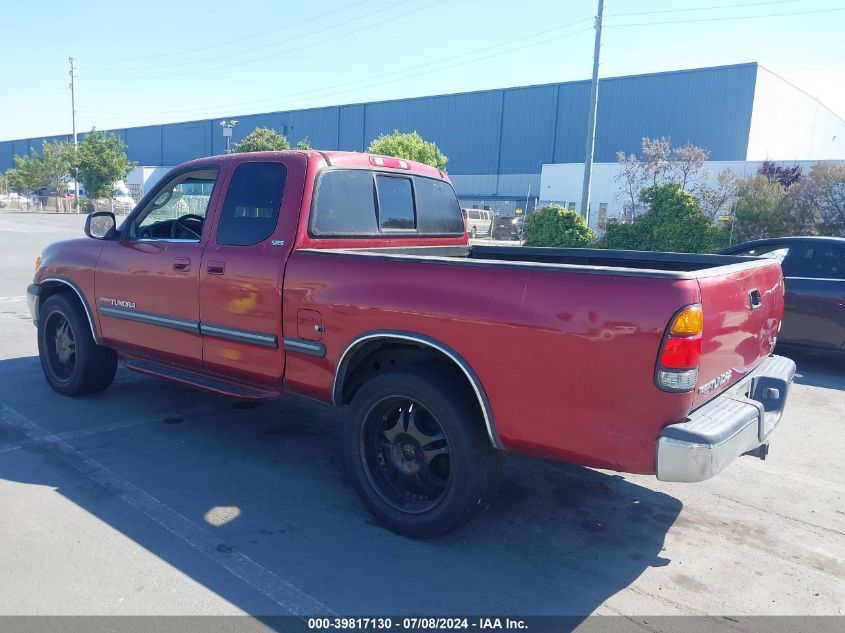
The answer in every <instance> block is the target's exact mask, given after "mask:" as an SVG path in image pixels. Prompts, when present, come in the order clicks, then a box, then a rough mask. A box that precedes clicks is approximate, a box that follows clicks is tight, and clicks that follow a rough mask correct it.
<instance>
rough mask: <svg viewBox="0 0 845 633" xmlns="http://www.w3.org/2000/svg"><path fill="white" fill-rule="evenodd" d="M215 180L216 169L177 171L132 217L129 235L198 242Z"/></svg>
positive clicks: (138, 237) (145, 238)
mask: <svg viewBox="0 0 845 633" xmlns="http://www.w3.org/2000/svg"><path fill="white" fill-rule="evenodd" d="M216 181H217V170H216V169H203V170H197V171H192V172H187V173H184V174H180V175H179V176H177V177H176V178H174V179H173V180H172V181H170V182H169V183H168V184H167V185H166V186H165V187H164V188H163V189H161V190H160V191H159V193H158V195H156V197H155V198H154V199H153V200H152V201H150V202H149V203H148V204H147V205H146V207H145V208H144V209H143V210H142V211H141V212H140V213H139V214H138V215H137V216H136V217H135V219H134V221H133V223H132V226H131V227H130V235H129V237H130V238H131V239H141V240H187V241H195V242H196V241H199V240H200V238H201V237H202V232H203V227H204V225H205V217H206V213H207V212H208V205H209V202H210V201H211V194H212V192H213V190H214V184H215V183H216Z"/></svg>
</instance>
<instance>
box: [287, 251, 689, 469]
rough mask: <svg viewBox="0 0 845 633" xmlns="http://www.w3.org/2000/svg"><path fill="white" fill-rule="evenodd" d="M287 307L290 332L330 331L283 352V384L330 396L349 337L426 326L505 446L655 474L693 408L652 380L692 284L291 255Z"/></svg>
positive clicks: (418, 330) (685, 399) (495, 266)
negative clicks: (311, 324)
mask: <svg viewBox="0 0 845 633" xmlns="http://www.w3.org/2000/svg"><path fill="white" fill-rule="evenodd" d="M642 297H648V301H642ZM284 301H285V308H284V315H285V316H284V318H285V323H284V330H285V332H291V331H295V330H296V314H297V310H298V309H301V308H305V309H309V310H315V311H318V312H320V313H321V314H322V318H323V325H324V326H325V332H324V333H323V338H322V342H323V343H324V344H325V345H326V356H325V358H315V357H313V356H307V355H303V354H297V353H289V354H288V364H287V371H286V384H287V386H288V388H289V389H291V390H293V391H296V392H301V393H305V394H307V395H309V396H312V397H315V398H318V399H320V400H324V401H331V390H332V382H333V378H334V372H335V368H336V366H337V364H338V361H339V359H340V357H341V355H342V353H343V351H344V350H345V349H346V348H347V346H348V345H349V344H350V343H351V342H352V341H353V340H354V339H355V338H356V337H358V336H360V335H361V334H364V333H366V332H368V331H373V330H400V331H405V332H412V333H417V334H423V335H425V336H427V337H430V338H433V339H436V340H438V341H440V342H442V343H444V344H446V345H447V346H449V347H450V348H452V349H453V350H455V351H456V352H457V353H458V354H460V355H461V356H462V357H463V359H464V360H465V361H466V362H467V363H468V364H469V365H470V366H471V367H472V369H473V370H474V371H475V373H476V374H477V375H478V377H479V379H480V381H481V383H482V385H483V387H484V389H485V390H486V392H487V396H488V397H489V399H490V403H491V407H492V413H493V417H494V421H495V426H496V429H497V431H498V434H499V437H500V440H501V442H502V443H503V444H504V446H505V447H506V448H508V449H510V450H514V451H518V452H523V453H528V454H532V455H536V456H540V457H549V458H555V459H562V460H565V461H570V462H574V463H579V464H584V465H589V466H597V467H607V468H613V469H617V470H623V471H628V472H640V473H652V472H654V446H655V441H656V439H657V437H658V434H659V431H660V429H661V428H662V427H663V426H665V425H666V424H668V423H671V422H676V421H679V420H682V419H683V418H684V416H685V415H686V414H687V412H688V411H689V409H690V406H691V402H692V395H691V394H668V393H664V392H662V391H660V390H658V389H657V388H656V387H655V385H654V364H655V360H656V356H657V353H658V348H659V346H660V341H661V337H662V335H663V331H664V329H665V327H666V325H667V324H668V322H669V320H670V319H671V317H672V315H673V313H674V312H675V311H676V310H677V309H678V307H679V306H681V305H685V304H688V303H695V302H696V301H698V285H697V282H696V281H694V280H670V279H654V278H647V277H620V276H613V275H584V274H575V273H568V272H559V271H548V270H531V269H526V268H524V267H523V268H516V267H509V266H507V265H506V264H504V265H502V264H492V265H491V264H486V265H485V264H480V265H478V266H467V265H460V266H459V265H450V264H448V263H422V262H414V261H409V262H397V261H391V262H387V263H386V262H384V261H380V260H379V259H373V258H366V257H357V256H354V255H347V256H343V255H336V254H321V253H313V252H298V251H294V253H293V254H292V256H291V258H290V260H289V262H288V265H287V270H286V275H285V294H284Z"/></svg>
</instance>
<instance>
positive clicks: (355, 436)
mask: <svg viewBox="0 0 845 633" xmlns="http://www.w3.org/2000/svg"><path fill="white" fill-rule="evenodd" d="M451 377H452V375H451V372H448V371H446V372H438V371H437V369H436V368H435V367H434V366H428V365H422V364H420V365H413V366H409V367H408V368H406V369H404V370H401V371H391V372H388V373H385V374H382V375H379V376H376V377H375V378H373V379H371V380H370V381H369V382H367V383H366V384H365V385H364V386H363V387H361V389H360V390H359V391H358V393H357V394H355V397H354V399H353V401H352V409H353V415H352V418H351V420H350V421H349V423H348V424H347V428H346V432H345V435H344V444H345V453H346V462H347V466H348V468H349V470H350V473H351V474H352V479H353V481H354V483H355V486H356V489H357V491H358V493H359V495H360V496H361V498H362V500H363V501H364V503H365V505H366V506H367V507H368V508H369V509H370V510H371V511H372V512H373V514H375V515H376V516H377V517H378V518H379V519H381V521H383V522H384V523H385V524H386V525H387V526H388V527H389V528H390V529H391V530H393V531H394V532H398V533H400V534H404V535H406V536H411V537H414V538H431V537H435V536H440V535H442V534H446V533H447V532H450V531H452V530H454V529H455V528H457V527H458V526H460V525H462V524H463V523H465V522H467V521H469V520H470V519H472V518H473V517H475V516H476V515H478V514H480V513H481V512H482V511H484V509H485V508H487V506H488V505H489V503H490V501H491V500H492V498H493V497H494V496H495V495H496V492H497V491H498V489H499V483H500V481H501V477H502V464H503V459H502V453H501V452H500V451H498V450H496V449H495V448H494V447H493V446H492V444H491V442H490V439H489V437H488V436H487V432H486V429H485V426H484V421H483V420H482V419H481V414H480V411H479V410H478V407H477V405H475V403H474V402H473V401H472V400H471V399H470V398H469V397H468V396H467V395H466V394H465V393H464V391H463V390H460V389H456V388H455V387H454V384H455V381H454V380H453V379H452V380H450V378H451Z"/></svg>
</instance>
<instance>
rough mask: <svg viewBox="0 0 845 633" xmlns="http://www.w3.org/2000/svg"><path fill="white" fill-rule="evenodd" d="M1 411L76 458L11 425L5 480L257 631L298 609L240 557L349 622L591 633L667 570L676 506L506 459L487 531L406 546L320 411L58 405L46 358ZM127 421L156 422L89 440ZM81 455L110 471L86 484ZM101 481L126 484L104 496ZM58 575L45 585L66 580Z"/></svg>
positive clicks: (150, 403)
mask: <svg viewBox="0 0 845 633" xmlns="http://www.w3.org/2000/svg"><path fill="white" fill-rule="evenodd" d="M0 404H5V405H6V406H7V407H9V408H6V409H4V408H2V407H0V412H2V411H5V412H6V414H7V417H8V415H13V413H9V412H10V410H13V411H14V412H17V413H18V414H20V415H21V416H24V417H25V418H26V419H27V420H30V421H32V422H34V423H35V424H37V425H39V426H40V427H43V429H45V430H46V431H48V432H49V433H52V434H64V435H60V438H66V439H65V441H66V442H68V443H69V444H71V445H72V446H73V448H74V449H76V452H73V451H71V452H70V453H69V452H68V450H67V446H66V445H65V448H62V447H61V446H60V445H57V443H56V441H46V442H45V441H41V442H35V443H32V442H31V441H30V443H29V444H28V445H27V444H26V441H27V438H26V437H25V436H24V435H23V434H22V433H21V432H20V431H19V430H16V429H15V428H14V426H15V425H14V424H7V423H6V422H7V421H8V420H6V421H4V419H3V418H2V417H0V478H2V479H6V480H9V481H14V482H21V483H26V484H34V485H41V486H50V487H52V488H54V489H55V491H56V492H57V493H58V494H59V495H62V496H63V497H64V498H66V499H68V500H70V501H71V502H73V503H74V504H76V505H77V506H79V507H80V508H83V509H84V510H85V511H86V512H87V513H88V514H89V515H90V516H91V517H95V518H96V519H98V520H99V521H102V522H104V523H105V524H106V525H108V526H110V527H111V528H113V529H115V530H117V531H119V532H120V533H122V534H123V535H125V536H126V537H127V538H129V539H131V540H132V541H134V542H135V543H137V544H138V545H139V546H140V547H142V548H144V549H145V550H146V551H147V552H150V553H152V554H153V555H155V556H157V557H158V558H160V559H161V560H163V561H166V562H167V563H168V564H170V565H172V566H173V567H175V568H176V569H178V570H179V571H181V572H182V573H184V574H186V575H187V576H188V577H190V578H192V579H193V580H195V581H197V582H198V583H201V584H202V585H204V586H206V587H207V588H209V589H210V590H212V591H213V592H215V593H216V594H218V595H219V596H221V597H222V598H224V599H225V600H227V601H229V602H230V603H232V604H233V605H235V606H237V607H238V608H240V609H242V610H244V611H246V612H247V613H250V614H253V615H256V616H259V617H261V616H270V615H276V614H284V609H283V607H282V606H281V605H280V604H279V601H273V600H272V599H270V598H269V597H268V596H267V595H266V594H267V592H264V593H262V592H259V591H258V590H256V589H255V588H254V587H253V586H249V585H247V584H246V583H245V582H244V581H243V580H242V579H238V578H236V577H235V576H234V575H232V574H230V573H228V572H227V571H226V569H225V567H226V565H225V564H222V565H221V563H225V561H226V557H227V556H231V555H233V553H236V552H240V553H242V554H245V555H246V556H248V557H249V559H251V560H252V561H253V562H254V563H256V564H257V565H258V566H260V567H261V568H263V569H265V570H269V571H270V572H272V573H273V574H275V575H276V577H278V578H280V579H282V580H284V581H286V582H288V583H291V584H292V585H294V586H296V587H298V588H299V589H300V590H301V591H303V592H305V593H307V594H309V595H310V596H312V597H313V598H315V599H316V600H318V601H319V602H321V603H322V604H323V605H326V606H327V607H328V608H330V609H332V610H333V611H335V612H336V613H339V614H345V615H401V614H416V615H429V614H431V615H436V614H472V615H489V614H492V615H574V616H584V615H586V614H589V613H591V612H593V611H595V610H596V609H597V608H599V607H600V606H601V605H602V604H603V603H604V602H605V601H607V600H608V599H609V598H611V597H612V596H614V595H615V594H617V593H618V592H619V591H621V590H623V589H625V588H626V587H628V586H629V585H630V584H631V583H633V582H634V581H635V580H636V579H637V578H638V577H639V576H640V575H641V574H642V573H643V572H644V571H645V570H647V569H648V568H650V567H662V566H666V565H670V564H671V560H670V554H669V553H667V552H664V551H663V547H664V539H665V535H666V532H667V531H668V530H669V528H670V527H671V526H672V524H673V523H674V522H675V520H676V518H677V517H678V515H679V513H680V511H681V507H682V505H681V503H680V501H678V500H677V499H675V498H673V497H670V496H667V495H665V494H661V493H658V492H655V491H652V490H649V489H647V488H644V487H641V486H639V485H635V484H633V483H631V482H630V481H627V480H626V479H624V478H623V477H621V476H619V475H613V474H606V473H604V472H600V471H594V470H589V469H585V468H579V467H573V466H568V465H562V464H554V463H545V462H539V461H534V460H529V459H524V458H520V457H516V456H510V457H509V458H508V460H507V466H506V474H505V480H504V483H503V485H502V489H501V492H500V494H499V496H498V498H497V499H496V501H495V502H494V504H493V505H492V507H491V508H490V510H489V511H488V512H486V513H485V514H483V515H482V516H481V517H480V518H479V519H477V520H475V521H474V522H472V523H471V524H470V525H468V526H466V527H465V528H463V529H461V530H459V531H458V532H455V533H453V534H451V535H449V536H446V537H443V538H440V539H437V540H432V541H412V540H409V539H406V538H402V537H400V536H397V535H395V534H393V533H392V532H390V531H388V530H386V529H385V528H383V527H382V526H381V525H380V524H379V523H378V522H377V521H376V520H375V519H374V518H373V517H372V516H371V515H370V514H369V513H368V512H367V511H366V509H364V507H363V506H362V505H361V503H360V502H359V501H358V499H357V497H356V495H355V493H354V491H353V489H352V488H351V486H350V485H349V482H348V480H347V476H346V472H345V469H344V465H343V460H342V454H341V451H340V432H339V431H340V424H341V422H342V419H343V412H342V411H336V410H332V409H328V408H325V407H322V406H321V405H319V404H318V403H315V402H312V401H309V400H306V399H301V398H289V399H284V400H279V401H275V402H271V403H265V404H264V405H262V406H260V407H256V408H250V407H242V406H233V404H232V403H231V402H230V401H227V400H224V399H222V398H217V397H215V396H211V395H207V394H204V393H200V392H197V391H194V390H190V389H186V388H184V387H179V386H177V385H172V384H168V383H165V382H161V381H158V380H155V379H148V378H142V377H135V376H134V375H131V374H128V373H127V372H124V371H123V370H121V372H119V374H118V380H117V381H116V383H115V384H114V385H113V386H112V388H110V389H109V390H107V391H106V392H103V393H102V394H98V395H95V396H91V397H87V398H76V399H70V398H63V397H61V396H58V395H56V394H54V393H53V392H52V391H50V390H49V388H48V387H47V386H46V383H45V382H44V380H43V377H42V376H41V372H40V367H39V366H38V362H37V359H36V358H19V359H12V360H6V361H0ZM19 419H20V418H19ZM128 419H139V420H145V421H142V422H140V423H138V424H137V425H133V426H128V427H126V428H120V429H113V430H109V431H103V432H99V433H92V434H84V433H83V432H81V431H80V429H88V428H90V427H94V426H98V425H103V424H110V423H113V422H119V421H125V420H128ZM18 426H20V425H18ZM32 428H34V427H31V426H30V429H32ZM30 439H31V438H30ZM4 451H5V452H4ZM79 455H81V456H84V459H85V460H88V462H87V463H88V464H89V465H90V463H91V460H94V461H95V463H96V464H99V465H100V466H102V468H103V470H102V471H97V470H94V471H93V472H94V475H92V474H91V473H92V470H91V468H87V467H86V468H82V469H80V468H79V466H78V464H76V465H75V464H74V459H76V457H75V456H79ZM97 472H100V473H101V474H102V473H103V472H104V473H107V474H108V479H109V481H111V482H112V483H111V484H110V485H106V486H104V485H103V484H102V481H101V479H102V477H99V476H97V475H96V473H97ZM115 482H116V483H115ZM121 482H124V483H121ZM125 482H129V484H131V485H129V486H127V485H126V484H125ZM139 489H140V490H139ZM133 491H134V492H133ZM138 494H145V495H151V496H152V497H153V498H154V501H155V503H157V504H160V505H161V508H164V510H162V511H165V510H166V511H167V512H172V513H178V515H180V516H181V517H184V518H186V519H187V520H188V521H190V522H191V523H192V524H193V525H194V526H195V527H196V529H198V530H200V531H202V533H204V534H207V535H210V537H211V538H213V539H215V542H216V541H219V546H218V547H216V548H215V549H213V551H211V553H209V552H208V551H205V552H203V551H198V550H201V549H202V548H197V547H196V544H194V546H192V545H191V544H190V543H189V542H188V541H189V540H190V539H186V538H184V535H182V536H180V534H178V533H174V532H173V531H167V530H165V529H164V528H163V527H162V526H161V525H160V524H159V523H156V522H155V521H154V520H153V517H151V516H150V514H149V513H145V512H144V511H143V508H139V507H138V506H137V505H134V506H133V504H132V503H129V502H127V500H129V501H131V500H132V498H133V495H136V496H137V495H138ZM145 503H150V502H149V501H145ZM156 507H158V506H156ZM153 514H155V513H153ZM11 516H12V517H14V516H15V515H14V512H13V513H12V515H11ZM76 528H77V529H78V530H79V533H76V530H74V533H69V534H63V535H56V534H51V533H50V531H49V527H45V528H44V531H43V532H42V533H40V534H37V535H35V536H32V537H21V539H22V540H21V541H20V542H19V543H17V544H16V545H15V546H17V547H33V552H32V553H31V555H32V556H34V557H37V556H38V555H39V554H38V551H37V547H38V545H37V541H38V540H39V539H55V538H60V539H61V538H65V539H67V541H68V546H71V545H73V546H75V547H96V543H91V542H86V536H85V531H84V530H85V522H84V520H80V522H79V523H77V524H76ZM27 539H29V540H27ZM77 541H79V542H80V544H79V545H77ZM130 549H135V548H130ZM28 554H29V553H28ZM128 556H129V554H127V553H125V552H115V553H114V557H113V558H114V560H115V561H124V563H115V564H125V565H127V570H126V574H127V577H128V576H131V575H133V574H136V573H137V570H134V569H132V567H133V559H131V558H129V559H128V562H126V561H127V557H128ZM40 568H41V569H44V568H46V567H45V566H41V567H40ZM56 569H57V572H56V574H55V577H54V578H49V579H44V582H48V583H49V582H69V581H70V579H68V578H62V572H61V569H62V567H61V566H58V567H57V568H56ZM64 569H65V570H66V571H67V568H66V567H65V568H64ZM91 571H92V570H87V572H89V573H90V572H91ZM93 571H94V572H96V570H93ZM80 573H81V572H80ZM151 581H152V579H151ZM89 582H93V581H89ZM280 584H282V583H281V582H280ZM176 590H177V591H178V588H176ZM139 591H140V590H139ZM86 595H87V594H86ZM36 599H37V598H36ZM96 599H97V598H96V597H95V598H94V600H96ZM75 611H77V612H80V611H81V612H84V611H85V607H84V606H81V605H76V607H75Z"/></svg>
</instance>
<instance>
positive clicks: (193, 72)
mask: <svg viewBox="0 0 845 633" xmlns="http://www.w3.org/2000/svg"><path fill="white" fill-rule="evenodd" d="M445 1H446V0H435V1H434V2H430V3H428V4H425V5H423V6H421V7H416V8H414V9H411V10H410V11H405V12H404V13H399V14H397V15H394V16H391V17H389V18H386V19H384V20H381V21H380V22H371V23H369V24H366V25H364V26H361V27H359V28H357V29H353V30H352V31H347V32H345V33H339V34H336V35H333V36H331V37H328V38H325V39H322V40H315V41H313V42H309V43H308V44H304V45H302V46H298V47H294V48H290V49H286V50H282V51H279V52H276V53H272V54H270V55H264V56H263V57H255V58H253V59H246V60H243V61H240V62H235V63H232V64H224V65H222V66H212V67H210V68H203V69H198V70H191V71H186V72H179V73H170V74H166V75H154V76H148V77H135V79H136V80H142V81H143V80H149V79H172V78H175V77H190V76H194V75H199V74H204V73H210V72H216V71H218V70H227V69H229V68H237V67H239V66H245V65H248V64H255V63H257V62H262V61H265V60H268V59H274V58H276V57H281V56H282V55H288V54H290V53H295V52H299V51H302V50H305V49H308V48H313V47H315V46H320V45H321V44H325V43H327V42H333V41H335V40H337V39H338V38H341V37H348V36H350V35H355V34H356V33H361V32H362V31H366V30H369V29H373V28H376V27H377V26H381V25H383V24H387V23H388V22H394V21H396V20H399V19H401V18H404V17H407V16H409V15H412V14H414V13H419V12H420V11H425V10H426V9H430V8H431V7H433V6H435V5H438V4H442V3H443V2H445Z"/></svg>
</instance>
